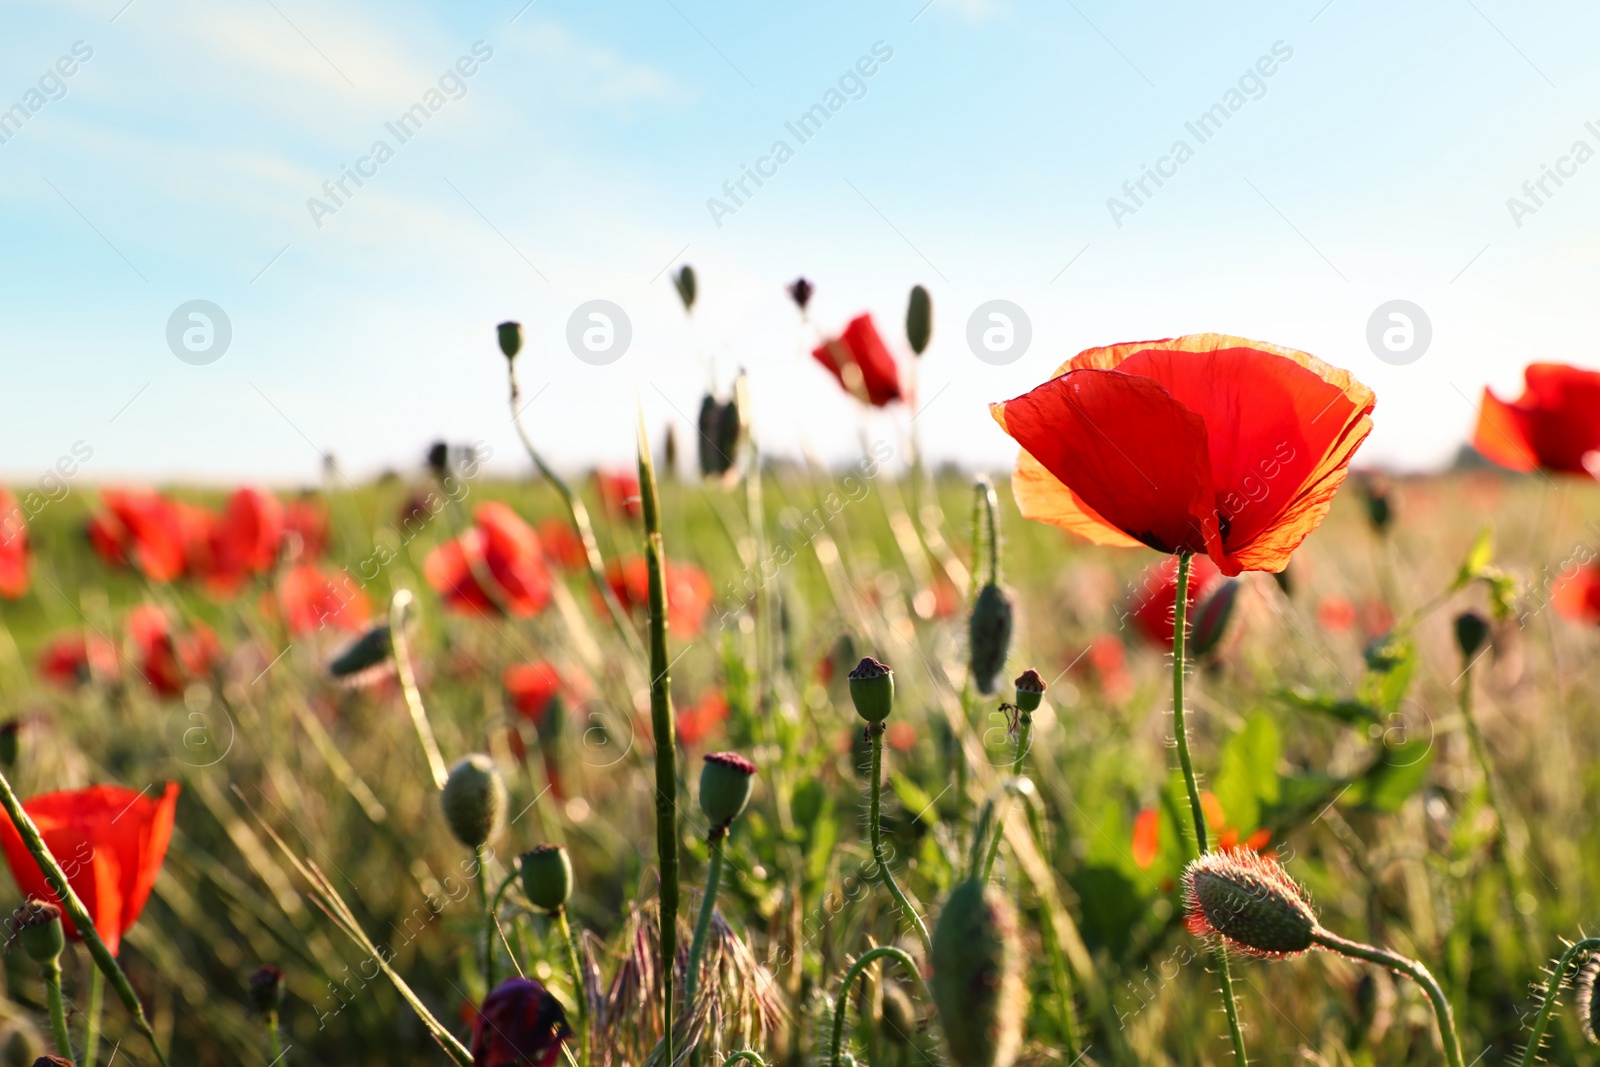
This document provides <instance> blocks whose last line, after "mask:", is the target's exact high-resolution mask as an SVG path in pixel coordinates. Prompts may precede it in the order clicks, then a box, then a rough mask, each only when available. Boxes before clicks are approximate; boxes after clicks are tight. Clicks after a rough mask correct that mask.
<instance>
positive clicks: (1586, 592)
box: [1550, 563, 1600, 626]
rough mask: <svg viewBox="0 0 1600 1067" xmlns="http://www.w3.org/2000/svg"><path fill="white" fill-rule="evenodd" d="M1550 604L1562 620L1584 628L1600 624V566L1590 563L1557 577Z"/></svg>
mask: <svg viewBox="0 0 1600 1067" xmlns="http://www.w3.org/2000/svg"><path fill="white" fill-rule="evenodd" d="M1550 602H1551V604H1552V605H1554V607H1555V609H1556V613H1557V614H1558V615H1560V616H1561V617H1562V618H1564V619H1571V620H1572V621H1573V622H1578V623H1582V624H1583V625H1585V626H1594V625H1596V624H1600V564H1594V563H1590V564H1588V565H1586V566H1583V567H1580V568H1578V569H1577V570H1576V571H1573V572H1572V573H1571V574H1562V575H1560V576H1558V577H1557V579H1556V583H1555V588H1554V589H1553V590H1551V593H1550Z"/></svg>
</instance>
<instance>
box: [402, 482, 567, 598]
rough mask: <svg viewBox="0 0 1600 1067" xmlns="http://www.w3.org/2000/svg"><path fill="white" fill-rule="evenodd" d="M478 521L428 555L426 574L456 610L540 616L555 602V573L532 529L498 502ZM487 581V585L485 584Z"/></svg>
mask: <svg viewBox="0 0 1600 1067" xmlns="http://www.w3.org/2000/svg"><path fill="white" fill-rule="evenodd" d="M476 520H477V524H476V525H475V526H473V527H472V528H471V529H470V530H467V531H466V532H465V533H463V534H462V535H461V536H460V537H458V538H456V539H455V540H453V541H447V542H445V543H444V544H442V545H440V546H439V547H437V548H435V549H434V550H433V551H432V552H430V553H428V558H427V560H426V561H425V562H424V563H423V568H422V570H423V574H424V575H425V576H426V577H427V579H428V584H429V585H431V586H432V587H433V589H434V591H435V592H437V593H438V594H439V595H440V596H442V597H443V598H444V601H445V605H446V606H447V607H449V608H450V609H451V610H452V611H459V612H475V613H478V614H487V613H492V614H510V615H514V616H517V617H519V618H521V617H526V616H529V615H535V614H537V613H538V612H540V611H541V610H543V609H544V607H545V606H546V605H547V604H549V603H550V589H551V587H550V572H549V570H548V569H547V568H546V567H545V563H544V555H543V553H542V552H541V551H540V548H539V538H538V536H537V535H536V534H535V533H534V532H533V527H531V526H529V525H528V524H527V523H525V522H523V521H522V519H521V518H519V517H518V515H517V513H516V512H514V511H512V510H511V508H509V507H508V506H506V505H505V504H502V503H499V502H498V501H493V500H491V501H488V502H486V503H483V504H480V505H478V510H477V514H476ZM483 583H487V586H488V588H485V586H484V584H483Z"/></svg>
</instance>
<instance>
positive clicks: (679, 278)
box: [672, 263, 695, 311]
mask: <svg viewBox="0 0 1600 1067" xmlns="http://www.w3.org/2000/svg"><path fill="white" fill-rule="evenodd" d="M672 284H673V287H674V288H676V289H677V290H678V299H679V300H682V301H683V310H685V311H693V310H694V295H695V284H694V268H693V267H691V266H689V264H687V263H685V264H684V265H683V266H681V267H679V268H678V273H676V274H674V275H673V276H672Z"/></svg>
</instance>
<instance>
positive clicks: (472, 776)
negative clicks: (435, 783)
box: [439, 754, 506, 848]
mask: <svg viewBox="0 0 1600 1067" xmlns="http://www.w3.org/2000/svg"><path fill="white" fill-rule="evenodd" d="M439 804H440V806H441V807H442V808H443V809H444V818H445V821H446V822H448V823H449V824H450V832H451V833H453V834H455V835H456V840H457V841H460V842H461V843H462V844H463V845H466V846H467V847H468V848H477V847H479V846H480V845H482V844H484V843H485V842H486V841H488V840H489V839H490V838H491V837H493V836H494V835H495V834H496V833H497V832H498V831H499V829H500V824H501V823H502V822H503V821H504V820H505V815H506V784H505V782H504V781H503V780H501V778H500V772H499V771H497V770H495V767H494V761H493V760H491V759H490V758H489V757H488V756H485V755H481V754H479V755H472V756H465V757H463V758H462V759H461V760H459V761H457V763H456V765H455V766H454V767H452V768H450V777H449V778H447V779H445V783H444V791H443V792H442V793H441V794H440V795H439Z"/></svg>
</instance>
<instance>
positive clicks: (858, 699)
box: [850, 656, 894, 726]
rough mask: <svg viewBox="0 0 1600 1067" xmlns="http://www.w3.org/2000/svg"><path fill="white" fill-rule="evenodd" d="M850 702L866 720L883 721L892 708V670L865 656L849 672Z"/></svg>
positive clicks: (884, 664) (872, 722)
mask: <svg viewBox="0 0 1600 1067" xmlns="http://www.w3.org/2000/svg"><path fill="white" fill-rule="evenodd" d="M850 702H851V703H853V704H854V705H855V706H856V714H857V715H860V716H861V717H862V718H863V719H865V720H867V722H869V723H871V724H872V725H874V726H876V725H878V724H879V723H881V722H883V720H885V719H887V718H888V717H889V712H891V711H893V710H894V671H892V670H890V669H889V665H888V664H887V663H879V662H878V661H877V660H875V659H873V658H872V657H871V656H867V657H866V658H865V659H863V660H862V661H861V662H860V663H858V664H856V669H855V670H853V671H851V672H850Z"/></svg>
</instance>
